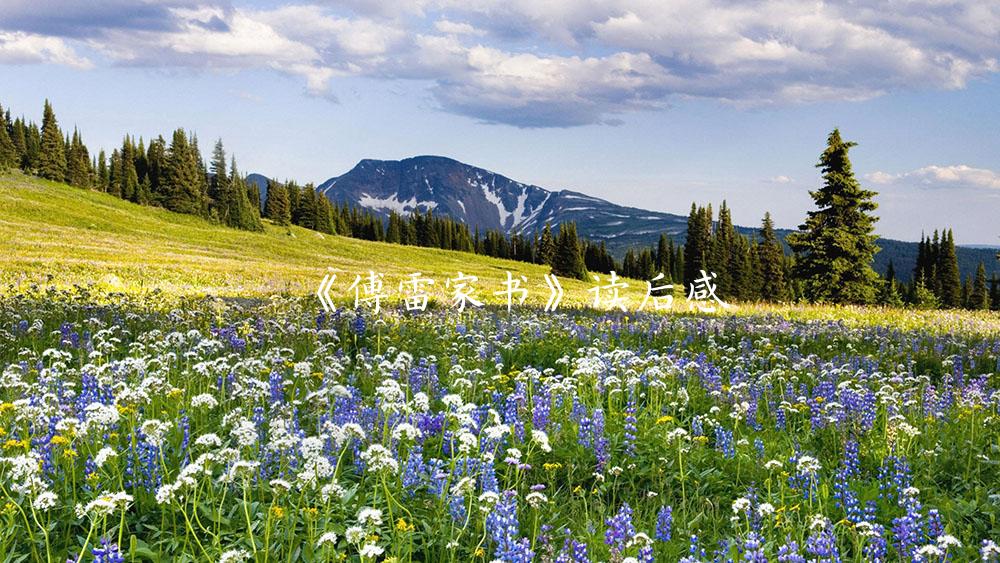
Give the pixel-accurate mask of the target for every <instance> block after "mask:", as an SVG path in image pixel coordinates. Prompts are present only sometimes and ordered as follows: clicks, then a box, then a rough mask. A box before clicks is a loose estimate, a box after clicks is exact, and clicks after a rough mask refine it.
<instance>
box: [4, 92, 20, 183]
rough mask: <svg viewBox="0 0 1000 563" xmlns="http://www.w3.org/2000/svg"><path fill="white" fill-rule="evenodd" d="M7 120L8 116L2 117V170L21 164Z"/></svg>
mask: <svg viewBox="0 0 1000 563" xmlns="http://www.w3.org/2000/svg"><path fill="white" fill-rule="evenodd" d="M0 115H3V108H0ZM7 121H8V120H7V118H4V119H0V172H6V171H7V170H10V169H11V168H15V167H17V166H19V165H20V162H19V159H18V154H17V147H15V146H14V141H12V140H11V138H10V133H9V132H8V131H7V125H8V124H7Z"/></svg>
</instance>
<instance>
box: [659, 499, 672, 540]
mask: <svg viewBox="0 0 1000 563" xmlns="http://www.w3.org/2000/svg"><path fill="white" fill-rule="evenodd" d="M673 525H674V515H673V508H671V507H669V506H664V507H661V508H660V511H659V512H658V513H657V514H656V539H658V540H660V541H662V542H668V541H670V537H671V534H672V528H673Z"/></svg>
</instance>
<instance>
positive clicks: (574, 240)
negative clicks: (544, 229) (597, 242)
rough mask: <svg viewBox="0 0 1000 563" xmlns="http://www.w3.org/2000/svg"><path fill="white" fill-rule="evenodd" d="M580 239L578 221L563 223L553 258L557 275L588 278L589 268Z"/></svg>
mask: <svg viewBox="0 0 1000 563" xmlns="http://www.w3.org/2000/svg"><path fill="white" fill-rule="evenodd" d="M580 250H581V249H580V240H579V238H578V237H577V235H576V223H573V222H572V221H570V222H567V223H561V224H560V225H559V233H558V234H557V235H556V240H555V253H554V255H553V258H552V273H553V274H555V275H557V276H563V277H568V278H576V279H578V280H585V279H587V268H586V266H585V265H584V263H583V255H582V254H581V252H580Z"/></svg>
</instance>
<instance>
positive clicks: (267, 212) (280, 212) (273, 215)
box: [264, 180, 292, 225]
mask: <svg viewBox="0 0 1000 563" xmlns="http://www.w3.org/2000/svg"><path fill="white" fill-rule="evenodd" d="M264 217H267V218H268V219H270V220H271V221H274V222H275V223H276V224H278V225H290V224H291V223H292V210H291V208H290V207H289V203H288V189H287V188H285V186H284V185H282V184H279V183H278V182H275V181H273V180H268V181H267V200H266V201H265V202H264Z"/></svg>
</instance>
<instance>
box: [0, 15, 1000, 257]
mask: <svg viewBox="0 0 1000 563" xmlns="http://www.w3.org/2000/svg"><path fill="white" fill-rule="evenodd" d="M85 4H86V5H85ZM883 4H884V3H881V2H852V3H846V2H826V3H821V2H814V1H804V0H803V1H800V0H769V1H758V2H744V3H732V2H729V1H724V0H688V1H684V2H679V1H677V2H675V1H661V0H630V1H619V0H606V1H596V0H595V1H584V0H577V1H565V0H552V1H549V2H535V1H529V0H506V1H503V2H500V1H494V0H465V1H463V2H457V1H455V0H417V1H416V2H392V1H388V0H347V1H344V2H328V1H316V2H307V1H295V0H293V1H292V2H291V3H270V2H234V3H232V2H228V1H222V0H204V1H201V0H167V1H165V2H155V3H154V2H126V1H124V0H95V1H94V2H89V3H81V2H69V1H53V0H33V1H26V0H5V2H4V10H5V14H4V16H3V17H2V18H0V84H3V85H4V87H3V88H2V89H0V103H2V104H3V105H4V106H5V107H11V108H12V110H13V112H14V113H15V114H24V115H27V116H29V117H30V118H32V119H36V120H37V119H39V117H40V109H41V108H40V106H41V101H42V99H44V98H46V97H48V98H49V99H51V100H52V102H53V103H54V105H55V108H56V111H57V115H58V116H59V117H60V120H61V123H62V125H63V126H64V127H66V126H73V125H77V126H79V127H80V129H81V130H82V132H83V134H84V139H85V141H86V142H87V143H88V145H90V146H91V147H92V148H94V147H100V146H103V147H112V146H114V145H116V144H118V143H119V142H120V138H121V135H122V134H123V133H125V132H130V133H134V134H137V135H142V136H144V137H147V138H148V137H149V136H152V135H155V134H160V133H162V134H164V135H166V134H167V133H168V132H169V131H170V130H172V129H173V128H174V127H178V126H183V127H186V128H189V129H194V130H195V131H196V132H197V133H198V135H199V138H200V139H201V140H202V145H203V148H206V147H208V146H209V145H210V143H211V142H212V141H213V140H214V139H216V138H218V137H221V138H223V140H224V141H225V143H226V146H227V149H228V150H229V151H231V152H233V153H234V154H235V155H236V157H237V161H238V163H239V165H240V167H241V168H242V169H243V170H244V171H248V172H249V171H256V172H261V173H264V174H267V175H271V176H276V177H279V178H294V179H297V180H299V181H300V182H306V181H313V182H316V183H319V182H321V181H323V180H325V179H327V178H329V177H331V176H335V175H338V174H341V173H343V172H345V171H346V170H348V169H349V168H350V167H351V166H353V165H354V164H355V163H356V162H357V161H358V160H360V159H362V158H403V157H407V156H414V155H418V154H439V155H445V156H450V157H453V158H456V159H459V160H462V161H464V162H468V163H470V164H474V165H477V166H481V167H484V168H488V169H491V170H494V171H497V172H500V173H502V174H505V175H507V176H510V177H512V178H514V179H516V180H519V181H523V182H528V183H533V184H537V185H540V186H543V187H546V188H550V189H562V188H568V189H574V190H579V191H583V192H586V193H589V194H593V195H596V196H600V197H604V198H606V199H609V200H611V201H614V202H616V203H622V204H628V205H635V206H638V207H645V208H650V209H657V210H662V211H670V212H676V213H685V212H686V210H687V209H688V207H689V206H690V204H691V202H692V201H698V202H703V203H707V202H713V203H717V202H719V201H721V200H722V199H726V200H728V202H729V203H730V205H731V207H732V208H733V214H734V219H735V220H736V221H737V222H738V223H741V224H748V225H753V224H757V223H758V222H759V221H760V218H761V216H762V215H763V213H764V211H771V212H772V214H773V215H774V217H775V219H776V222H777V223H778V225H779V226H782V227H794V226H796V225H798V224H799V223H800V222H801V221H802V219H803V218H804V214H805V212H806V211H807V210H808V209H810V208H811V200H810V198H809V196H808V190H809V189H812V188H815V187H817V185H818V182H819V176H818V171H817V170H816V169H815V168H814V167H813V165H814V164H815V162H816V160H817V158H818V155H819V153H820V152H821V151H822V148H823V145H824V142H825V139H826V135H827V134H828V133H829V131H830V130H831V129H832V128H833V127H835V126H836V127H840V128H841V131H842V133H843V134H844V135H845V136H846V137H847V138H849V139H852V140H855V141H857V142H858V143H859V145H858V146H857V147H856V148H855V149H854V150H853V151H852V156H853V161H854V166H855V171H856V173H857V175H858V176H859V178H860V179H861V180H862V182H863V184H864V185H865V186H866V187H869V188H871V189H875V190H877V191H879V196H878V201H879V203H880V208H879V210H878V215H879V216H880V217H881V220H880V221H879V223H878V224H877V230H878V232H879V233H880V234H882V235H884V236H889V237H892V238H899V239H904V240H916V239H918V238H919V237H920V234H921V232H922V231H928V232H929V231H931V230H933V229H935V228H940V227H945V226H948V227H952V228H954V230H955V236H956V240H957V241H958V242H959V243H963V244H1000V239H998V238H997V237H998V236H1000V220H998V217H1000V172H998V171H1000V104H998V103H997V102H998V101H1000V76H998V72H1000V64H998V62H997V61H998V58H1000V6H997V5H995V4H992V3H983V2H975V1H971V0H969V1H962V0H956V1H954V2H949V3H941V2H936V1H934V0H909V1H907V2H903V3H896V4H893V5H892V9H891V10H889V9H887V8H883Z"/></svg>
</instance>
